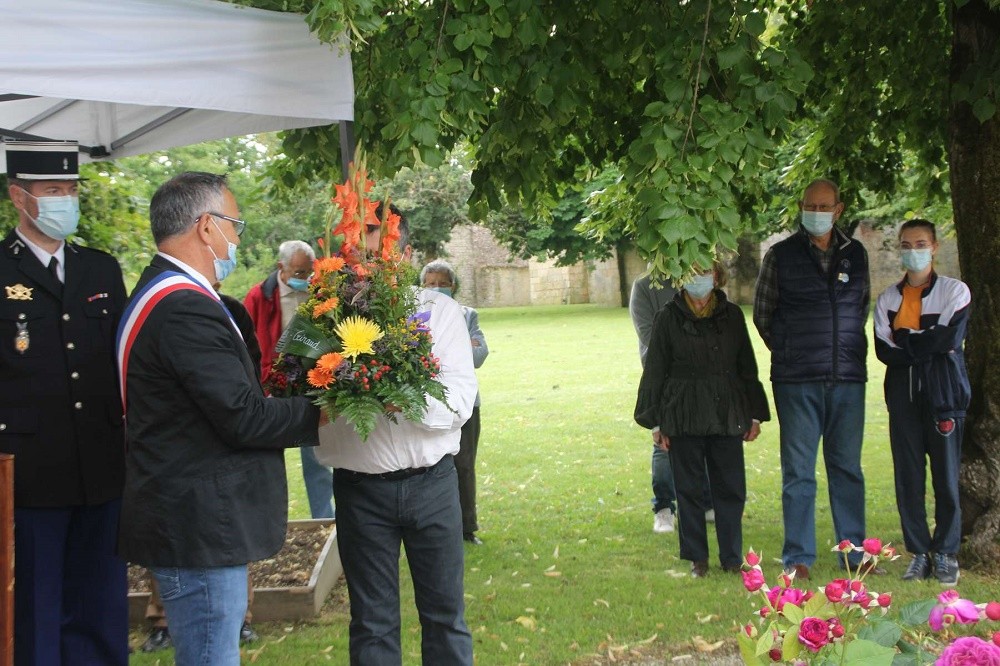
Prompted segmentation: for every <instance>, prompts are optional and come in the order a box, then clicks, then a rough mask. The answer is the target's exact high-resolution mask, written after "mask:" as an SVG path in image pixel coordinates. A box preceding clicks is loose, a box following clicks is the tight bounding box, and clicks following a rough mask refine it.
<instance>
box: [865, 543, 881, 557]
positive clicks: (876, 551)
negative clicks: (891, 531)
mask: <svg viewBox="0 0 1000 666" xmlns="http://www.w3.org/2000/svg"><path fill="white" fill-rule="evenodd" d="M861 547H862V548H864V549H865V552H866V553H868V554H869V555H881V554H882V540H881V539H865V540H864V541H862V542H861Z"/></svg>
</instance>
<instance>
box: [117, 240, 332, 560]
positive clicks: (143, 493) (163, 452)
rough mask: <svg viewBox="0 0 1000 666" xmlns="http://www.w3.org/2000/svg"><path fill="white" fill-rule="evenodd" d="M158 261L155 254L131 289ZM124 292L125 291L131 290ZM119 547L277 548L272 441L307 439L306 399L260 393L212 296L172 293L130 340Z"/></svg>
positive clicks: (282, 496) (276, 456) (278, 445)
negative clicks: (126, 449)
mask: <svg viewBox="0 0 1000 666" xmlns="http://www.w3.org/2000/svg"><path fill="white" fill-rule="evenodd" d="M164 270H175V271H180V269H179V268H177V267H176V266H174V265H173V264H172V263H171V262H169V261H168V260H167V259H166V258H164V257H162V256H159V255H157V256H156V257H154V259H153V261H152V264H151V265H150V266H149V267H148V268H147V269H146V270H145V271H144V272H143V274H142V277H141V278H140V280H139V284H138V285H137V286H136V292H138V291H139V290H140V289H141V288H142V287H143V286H145V285H146V283H148V282H149V281H150V280H151V279H153V278H154V277H155V276H157V275H158V274H160V273H161V272H163V271H164ZM133 297H134V294H133ZM127 372H128V376H127V381H126V390H127V391H128V395H127V410H128V411H127V414H126V416H127V424H128V442H129V448H128V453H127V456H126V470H127V472H126V484H125V494H124V498H123V503H122V522H121V530H120V533H119V549H120V552H121V554H122V556H123V557H125V558H126V559H128V560H129V561H131V562H136V563H139V564H143V565H146V566H177V567H213V566H232V565H237V564H244V563H246V562H250V561H253V560H259V559H262V558H265V557H268V556H270V555H273V554H274V553H275V552H277V551H278V550H279V549H280V548H281V545H282V543H283V541H284V537H285V528H286V519H287V514H288V507H287V502H288V498H287V487H286V484H285V462H284V454H283V451H282V450H283V449H284V448H286V447H296V446H303V445H315V444H316V443H317V427H318V425H319V410H318V409H317V408H316V407H315V406H314V405H312V403H311V401H310V400H309V399H308V398H302V397H296V398H287V399H278V398H266V397H265V396H264V393H263V391H262V390H261V387H260V382H259V381H258V375H257V372H256V370H255V368H254V366H253V363H252V362H251V359H250V356H249V354H248V353H247V348H246V345H245V344H244V342H243V339H242V338H241V337H240V336H239V334H238V333H237V331H236V329H235V328H234V326H233V322H232V320H231V319H230V318H229V315H228V314H227V312H226V310H225V308H224V307H223V306H222V304H221V303H219V302H218V301H216V300H215V299H213V298H209V297H208V296H206V295H205V294H201V293H197V292H193V291H187V290H182V291H177V292H174V293H171V294H170V295H168V296H166V297H165V298H164V299H163V300H162V301H160V303H159V304H158V305H157V306H156V307H155V308H154V309H153V311H152V312H151V314H150V316H149V319H148V320H147V321H146V323H145V325H144V326H143V327H142V329H141V330H140V332H139V334H138V335H137V336H136V338H135V342H134V343H133V346H132V352H131V356H130V358H129V363H128V371H127Z"/></svg>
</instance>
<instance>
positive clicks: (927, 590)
mask: <svg viewBox="0 0 1000 666" xmlns="http://www.w3.org/2000/svg"><path fill="white" fill-rule="evenodd" d="M747 316H748V318H749V312H747ZM480 323H481V325H482V328H483V331H484V332H485V333H486V337H487V340H488V341H489V346H490V356H489V358H488V359H487V361H486V363H485V365H484V366H483V367H482V368H481V369H480V370H479V380H480V385H481V392H482V399H483V406H482V419H483V434H482V439H481V442H480V450H479V461H478V465H477V470H478V481H479V516H480V523H481V525H482V530H481V531H480V533H479V534H480V536H481V537H482V539H483V540H484V541H485V545H483V546H481V547H471V546H469V547H467V548H466V577H465V580H466V601H467V610H466V620H467V621H468V624H469V627H470V629H471V630H472V633H473V637H474V640H475V651H476V661H477V663H479V664H484V665H487V666H489V665H492V664H532V665H534V664H541V665H547V664H567V663H579V664H584V663H591V662H592V661H593V660H594V658H595V657H594V655H598V654H602V655H605V657H606V656H607V654H608V653H609V651H611V652H613V653H614V654H618V655H621V650H622V648H623V647H625V646H629V647H637V648H638V649H640V650H641V651H642V652H643V653H644V654H648V655H666V654H676V653H677V652H678V651H683V650H685V649H686V646H690V645H691V644H693V643H698V642H699V641H701V640H704V641H707V642H709V643H713V642H716V641H720V640H724V639H725V640H727V641H729V642H734V636H735V629H736V627H737V626H738V625H739V624H741V623H745V622H747V621H748V620H749V619H750V617H751V612H752V611H753V610H754V608H755V606H754V605H753V604H752V603H751V601H750V600H749V599H748V598H747V594H746V592H745V591H744V590H743V586H742V583H741V579H740V578H739V577H737V576H732V575H726V574H723V573H722V572H721V571H720V570H719V569H718V568H717V567H718V561H717V558H716V556H715V544H711V545H712V558H713V560H712V562H711V564H712V567H713V570H712V572H711V574H710V575H709V577H708V578H706V579H703V580H698V581H694V580H692V579H691V578H690V577H689V576H688V570H689V566H688V563H687V562H684V561H681V560H679V559H678V556H677V554H678V545H677V536H676V534H667V535H657V534H654V533H653V531H652V522H653V516H652V511H651V509H650V503H649V499H650V496H651V489H650V473H649V464H650V454H651V439H650V436H649V433H648V432H647V431H645V430H643V429H642V428H640V427H639V426H637V425H635V423H634V422H633V421H632V409H633V406H634V404H635V393H636V387H637V385H638V381H639V375H640V368H639V357H638V351H637V345H636V340H635V334H634V331H633V329H632V324H631V321H630V320H629V316H628V311H627V310H625V309H623V308H599V307H594V306H561V307H536V308H500V309H490V310H482V311H480ZM750 328H751V331H752V329H753V326H752V325H751V326H750ZM752 335H753V336H754V343H755V345H756V346H757V349H758V360H759V363H760V366H761V377H762V378H763V379H764V380H765V387H767V388H768V389H769V385H768V383H767V381H766V379H767V377H768V355H767V354H766V350H765V349H764V347H763V343H762V342H761V341H760V340H759V339H758V338H757V336H756V332H753V331H752ZM868 367H869V370H870V373H871V381H870V382H869V384H868V395H867V418H866V423H865V449H864V469H865V472H866V479H867V502H866V504H867V515H868V533H869V535H870V536H879V537H881V538H882V540H883V541H891V542H892V543H893V544H897V545H899V546H900V548H901V547H902V546H901V542H902V536H901V533H900V528H899V520H898V516H897V514H896V508H895V497H894V491H893V479H892V461H891V456H890V452H889V441H888V423H887V416H886V411H885V405H884V402H883V400H882V387H881V384H882V377H883V366H882V365H881V363H879V362H878V361H877V360H876V358H875V355H874V353H871V354H870V357H869V366H868ZM287 461H288V468H289V469H288V476H289V487H290V493H291V507H290V513H291V517H292V518H307V517H308V503H307V502H306V499H305V492H304V489H303V486H302V477H301V471H300V463H299V457H298V452H297V451H291V452H289V454H288V456H287ZM746 464H747V485H748V500H747V509H746V515H745V518H744V525H743V534H744V548H747V547H751V546H752V547H753V548H754V549H755V550H757V551H758V552H761V553H762V554H763V555H764V565H765V566H764V571H765V574H766V575H767V576H768V578H769V580H773V577H774V576H775V575H776V574H777V573H778V572H779V570H780V561H779V558H780V553H781V537H782V529H781V475H780V466H779V460H778V428H777V423H776V422H775V421H771V422H770V423H765V424H764V425H763V432H762V435H761V437H760V438H759V439H758V440H757V441H755V442H752V443H750V444H748V445H747V446H746ZM818 469H819V470H820V473H819V474H818V483H819V492H818V495H819V500H818V502H817V538H818V542H819V543H818V547H819V551H820V559H819V561H817V564H816V566H815V568H814V572H815V573H814V576H813V581H812V582H813V583H814V584H815V585H819V584H821V583H825V582H826V581H827V580H828V579H829V578H832V577H834V576H835V574H836V573H837V572H836V568H835V567H836V564H835V563H836V560H835V559H834V555H833V554H832V553H829V554H825V553H826V551H829V549H830V548H831V547H832V546H833V527H832V523H831V519H830V513H829V506H828V501H827V500H826V482H825V474H824V473H823V472H822V464H820V465H818ZM929 513H930V514H931V515H933V510H932V508H931V509H930V511H929ZM712 539H714V533H713V531H712V530H711V529H710V541H711V540H712ZM907 561H908V558H907V557H906V556H905V555H904V557H903V558H901V559H900V560H899V561H897V562H895V563H892V564H890V565H888V568H889V575H888V576H886V577H884V578H881V579H875V580H873V581H870V585H871V587H873V588H874V589H876V590H878V591H879V592H883V591H891V592H893V595H894V605H897V606H898V605H901V604H902V603H905V602H907V601H911V600H915V599H923V598H930V597H932V596H934V595H936V594H938V592H939V591H940V587H939V586H938V585H937V584H936V583H931V582H927V583H913V584H907V585H904V584H903V583H902V582H901V581H900V580H899V576H900V575H901V574H902V572H903V570H904V569H905V567H906V564H907ZM401 579H402V580H403V581H404V584H403V602H402V607H403V652H404V663H406V664H419V663H420V631H419V623H418V620H417V615H416V611H415V609H414V607H413V600H412V599H413V597H412V588H411V586H410V585H409V572H408V570H407V569H406V565H405V558H404V560H403V562H402V565H401ZM995 589H996V579H995V578H988V577H985V576H982V575H979V574H977V573H976V572H972V571H963V575H962V580H961V583H960V586H959V590H960V591H961V592H962V593H963V596H966V597H968V598H971V599H973V600H975V601H986V600H987V597H988V596H989V594H990V593H991V592H993V591H995ZM347 623H348V615H347V606H346V591H345V590H344V588H343V585H341V586H340V587H338V588H337V590H336V591H335V592H334V595H333V596H332V597H331V601H330V602H329V603H328V604H327V608H326V611H325V612H324V614H323V616H322V617H320V618H318V619H317V620H316V621H315V622H313V623H309V624H295V625H292V624H288V625H283V624H273V625H260V626H257V627H256V628H257V630H258V631H259V632H260V634H261V636H262V639H263V640H262V642H261V643H260V644H258V645H257V646H255V647H256V650H255V651H250V652H247V653H245V660H244V663H251V662H253V663H259V664H310V663H326V662H328V661H329V662H332V663H340V664H346V663H347V661H348V659H347V634H348V632H347ZM698 637H700V638H698ZM133 638H134V639H135V640H136V641H138V640H139V634H135V635H134V636H133ZM692 650H693V648H692ZM132 663H134V664H156V663H163V664H168V663H172V655H171V653H170V652H166V653H159V654H154V655H136V656H134V657H133V661H132ZM602 663H603V662H602ZM644 663H659V662H644ZM689 663H690V662H689Z"/></svg>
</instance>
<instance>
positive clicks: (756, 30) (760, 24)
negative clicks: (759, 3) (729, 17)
mask: <svg viewBox="0 0 1000 666" xmlns="http://www.w3.org/2000/svg"><path fill="white" fill-rule="evenodd" d="M746 28H747V32H749V33H750V34H751V35H753V36H754V37H760V36H761V35H763V34H764V30H765V29H766V28H767V17H766V16H764V14H763V13H761V12H754V13H752V14H748V15H747V18H746Z"/></svg>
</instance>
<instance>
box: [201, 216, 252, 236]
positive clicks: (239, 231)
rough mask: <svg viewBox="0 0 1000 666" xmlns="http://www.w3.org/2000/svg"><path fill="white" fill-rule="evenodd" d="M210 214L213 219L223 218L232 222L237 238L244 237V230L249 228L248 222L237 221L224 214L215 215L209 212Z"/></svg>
mask: <svg viewBox="0 0 1000 666" xmlns="http://www.w3.org/2000/svg"><path fill="white" fill-rule="evenodd" d="M208 214H209V215H211V216H212V217H221V218H222V219H223V220H229V221H230V222H232V223H233V229H235V230H236V235H237V236H242V235H243V230H244V229H246V228H247V223H246V222H244V221H243V220H237V219H236V218H235V217H229V216H228V215H223V214H222V213H213V212H212V211H208Z"/></svg>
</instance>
